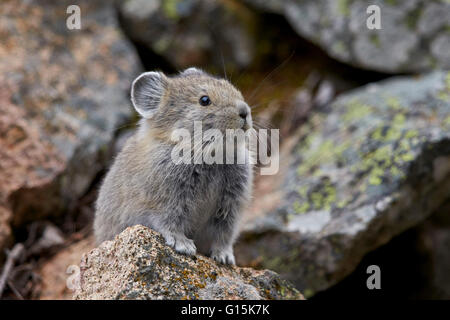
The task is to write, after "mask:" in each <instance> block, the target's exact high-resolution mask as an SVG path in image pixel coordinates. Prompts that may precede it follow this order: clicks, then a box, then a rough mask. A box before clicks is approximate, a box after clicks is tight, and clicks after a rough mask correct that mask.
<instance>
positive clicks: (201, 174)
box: [191, 165, 248, 219]
mask: <svg viewBox="0 0 450 320" xmlns="http://www.w3.org/2000/svg"><path fill="white" fill-rule="evenodd" d="M191 179H192V185H193V186H194V188H195V191H194V192H195V193H196V196H195V199H197V201H195V206H196V210H195V211H196V212H197V214H198V215H199V216H200V218H202V219H206V218H209V217H210V216H211V215H214V214H216V212H217V211H218V210H219V209H220V207H221V206H222V202H223V201H224V199H225V198H226V197H229V196H230V194H232V193H236V194H239V193H243V192H244V190H245V187H246V186H245V185H246V183H247V179H248V168H247V167H245V166H237V165H209V166H207V165H203V166H198V167H195V168H194V170H193V172H192V177H191Z"/></svg>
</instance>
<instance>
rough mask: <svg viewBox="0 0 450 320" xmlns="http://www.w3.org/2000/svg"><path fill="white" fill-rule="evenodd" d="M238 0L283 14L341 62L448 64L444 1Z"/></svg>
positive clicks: (384, 67)
mask: <svg viewBox="0 0 450 320" xmlns="http://www.w3.org/2000/svg"><path fill="white" fill-rule="evenodd" d="M243 1H244V2H246V3H248V4H250V5H251V6H254V7H255V8H259V9H263V10H266V11H269V12H274V13H280V14H283V15H284V16H285V17H286V19H287V20H288V21H289V22H290V23H291V25H292V26H293V28H294V29H295V30H296V31H297V33H298V34H299V35H301V36H303V37H305V38H307V39H308V40H310V41H312V42H314V43H316V44H318V45H319V46H320V47H322V48H323V49H324V50H325V51H326V52H327V53H328V54H329V55H330V56H332V57H334V58H336V59H338V60H340V61H342V62H346V63H349V64H352V65H355V66H358V67H362V68H366V69H371V70H376V71H382V72H388V73H398V72H419V71H424V70H429V69H433V68H442V69H447V68H450V19H449V17H450V3H449V2H448V1H441V0H409V1H390V0H377V1H369V0H365V1H354V0H306V1H292V0H284V1H261V0H243ZM370 5H378V6H379V7H380V10H381V29H379V30H378V29H373V30H371V29H369V28H368V27H367V25H366V21H367V18H368V17H369V16H370V15H371V14H368V13H367V12H366V10H367V8H368V7H369V6H370Z"/></svg>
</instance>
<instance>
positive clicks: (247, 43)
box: [117, 0, 255, 74]
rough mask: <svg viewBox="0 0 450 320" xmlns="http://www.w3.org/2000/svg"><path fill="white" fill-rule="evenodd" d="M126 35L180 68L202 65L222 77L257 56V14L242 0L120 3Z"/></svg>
mask: <svg viewBox="0 0 450 320" xmlns="http://www.w3.org/2000/svg"><path fill="white" fill-rule="evenodd" d="M117 6H118V10H119V12H120V16H121V18H122V22H123V26H124V30H125V31H126V32H127V34H128V35H129V36H130V38H131V39H133V40H134V41H136V42H138V43H141V44H144V45H145V46H146V47H147V48H149V49H150V50H151V51H152V52H154V53H156V54H157V55H159V56H161V57H163V58H164V59H165V60H166V61H167V62H169V63H170V65H171V66H173V67H174V68H176V69H184V68H186V67H191V66H193V65H195V66H202V67H208V68H215V69H216V72H217V73H219V74H221V73H222V72H223V68H224V67H226V69H227V70H228V72H231V71H232V70H235V69H242V68H244V67H246V66H248V65H249V64H250V63H251V61H252V59H253V55H254V47H255V44H254V40H255V39H254V37H253V36H252V34H253V32H254V31H253V29H252V26H253V24H254V19H255V17H254V15H253V13H252V12H251V11H250V10H248V9H246V8H245V6H243V5H242V4H241V3H239V2H237V1H210V0H185V1H180V0H173V1H172V0H171V1H162V0H155V1H147V0H126V1H117Z"/></svg>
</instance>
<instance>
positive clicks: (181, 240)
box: [163, 233, 197, 256]
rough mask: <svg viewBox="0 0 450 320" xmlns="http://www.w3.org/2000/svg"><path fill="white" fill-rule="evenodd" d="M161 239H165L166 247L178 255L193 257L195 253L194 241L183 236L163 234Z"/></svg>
mask: <svg viewBox="0 0 450 320" xmlns="http://www.w3.org/2000/svg"><path fill="white" fill-rule="evenodd" d="M163 237H164V239H166V243H167V245H168V246H170V247H172V248H174V249H175V251H176V252H178V253H181V254H185V255H188V256H193V255H195V253H196V252H197V248H196V247H195V244H194V241H193V240H191V239H188V238H187V237H186V236H184V235H181V234H176V235H174V234H171V233H165V234H163Z"/></svg>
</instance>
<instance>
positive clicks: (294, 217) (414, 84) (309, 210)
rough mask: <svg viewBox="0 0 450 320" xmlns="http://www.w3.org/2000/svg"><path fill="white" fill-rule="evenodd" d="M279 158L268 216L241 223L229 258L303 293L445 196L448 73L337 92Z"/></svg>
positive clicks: (449, 180)
mask: <svg viewBox="0 0 450 320" xmlns="http://www.w3.org/2000/svg"><path fill="white" fill-rule="evenodd" d="M281 160H282V163H288V166H287V168H286V169H283V168H282V169H283V170H281V172H284V174H283V177H281V178H280V181H281V183H280V190H277V192H276V194H275V195H273V196H272V195H267V196H266V198H267V199H271V206H270V208H271V209H270V210H266V211H265V212H264V211H261V213H260V214H259V215H258V214H255V215H253V216H249V217H247V219H248V222H247V223H246V225H245V227H244V232H243V234H242V236H241V240H240V242H239V243H238V244H237V249H236V251H237V261H238V264H240V265H251V266H254V267H262V268H269V269H272V270H275V271H276V272H279V273H280V274H281V275H282V276H283V277H285V278H286V279H288V280H291V281H293V282H294V284H295V285H296V286H297V287H298V288H299V289H300V290H302V291H303V292H304V293H305V296H310V295H312V294H314V293H315V292H317V291H319V290H324V289H326V288H328V287H330V286H331V285H333V284H335V283H336V282H338V281H339V280H341V279H342V278H343V277H344V276H346V275H347V274H349V273H350V272H351V271H352V270H353V269H354V268H355V267H356V265H357V264H358V262H360V260H361V258H362V257H363V256H364V254H366V253H367V252H369V251H370V250H372V249H374V248H376V247H378V246H380V245H382V244H384V243H386V242H387V241H389V240H390V239H391V238H392V237H393V236H395V235H397V234H399V233H401V232H402V231H404V230H406V229H408V228H410V227H412V226H414V225H416V224H418V223H419V222H421V221H422V220H424V219H425V218H426V217H427V216H428V215H429V214H430V213H432V212H433V211H435V210H436V209H437V208H438V207H439V205H441V204H442V203H443V202H444V200H445V199H448V197H449V196H450V73H449V72H441V71H436V72H434V73H431V74H428V75H424V76H420V77H414V78H408V77H404V78H394V79H389V80H385V81H382V82H379V83H373V84H369V85H367V86H364V87H362V88H359V89H356V90H354V91H351V92H349V93H346V94H343V95H342V96H340V97H339V98H337V99H336V100H335V101H334V102H333V103H332V104H331V105H329V106H328V107H327V108H325V109H323V110H322V112H320V111H318V112H315V113H313V114H312V116H311V120H310V122H309V123H308V124H306V125H305V126H304V127H302V138H301V142H300V143H299V145H298V146H297V147H296V148H295V150H294V151H293V152H292V153H291V155H290V158H289V157H285V158H282V159H281ZM258 201H264V199H261V200H258V199H256V200H255V202H256V203H257V202H258ZM266 207H268V206H266Z"/></svg>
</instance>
